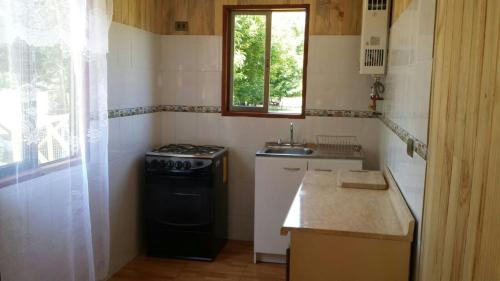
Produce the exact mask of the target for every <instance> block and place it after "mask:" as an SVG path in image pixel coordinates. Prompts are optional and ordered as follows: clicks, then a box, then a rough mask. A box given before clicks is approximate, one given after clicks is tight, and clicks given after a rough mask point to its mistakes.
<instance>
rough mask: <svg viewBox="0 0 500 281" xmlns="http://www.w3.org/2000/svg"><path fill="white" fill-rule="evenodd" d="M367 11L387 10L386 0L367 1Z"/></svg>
mask: <svg viewBox="0 0 500 281" xmlns="http://www.w3.org/2000/svg"><path fill="white" fill-rule="evenodd" d="M368 10H369V11H373V10H387V0H368Z"/></svg>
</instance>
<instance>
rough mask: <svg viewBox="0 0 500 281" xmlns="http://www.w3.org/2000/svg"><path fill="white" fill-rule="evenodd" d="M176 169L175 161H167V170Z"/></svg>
mask: <svg viewBox="0 0 500 281" xmlns="http://www.w3.org/2000/svg"><path fill="white" fill-rule="evenodd" d="M173 167H174V161H172V160H168V161H167V168H169V169H172V168H173Z"/></svg>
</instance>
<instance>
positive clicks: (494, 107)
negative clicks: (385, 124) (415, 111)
mask: <svg viewBox="0 0 500 281" xmlns="http://www.w3.org/2000/svg"><path fill="white" fill-rule="evenodd" d="M437 3H438V5H437V11H436V13H437V18H436V34H435V36H436V38H435V43H434V52H435V53H434V67H433V80H432V96H431V110H430V131H429V154H428V162H427V163H428V166H427V178H426V190H425V201H424V220H423V229H422V231H423V233H422V236H423V238H422V239H423V240H422V257H421V258H422V262H421V268H420V276H421V279H420V280H422V281H426V280H433V281H434V280H435V281H452V280H453V281H469V280H477V281H483V280H488V281H498V280H500V239H499V237H500V219H499V218H500V203H499V202H500V69H499V66H500V54H499V52H500V46H499V34H500V3H499V1H498V0H438V1H437Z"/></svg>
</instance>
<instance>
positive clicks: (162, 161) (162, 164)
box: [160, 160, 166, 169]
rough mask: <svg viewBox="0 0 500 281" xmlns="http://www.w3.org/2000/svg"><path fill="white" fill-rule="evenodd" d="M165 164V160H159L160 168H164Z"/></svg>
mask: <svg viewBox="0 0 500 281" xmlns="http://www.w3.org/2000/svg"><path fill="white" fill-rule="evenodd" d="M165 166H166V163H165V160H161V161H160V168H162V169H164V168H165Z"/></svg>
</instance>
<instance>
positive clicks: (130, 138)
mask: <svg viewBox="0 0 500 281" xmlns="http://www.w3.org/2000/svg"><path fill="white" fill-rule="evenodd" d="M109 41H110V50H109V55H108V81H109V83H108V84H109V85H108V108H109V109H119V108H130V107H138V106H149V105H157V104H159V95H158V90H157V89H158V87H157V86H156V80H157V77H156V75H157V74H158V65H159V64H158V58H159V57H160V56H161V55H160V52H159V50H160V49H159V46H160V42H159V36H158V35H154V34H152V33H149V32H146V31H142V30H140V29H136V28H133V27H130V26H126V25H122V24H118V23H112V25H111V30H110V35H109ZM159 117H160V115H159V114H143V115H135V116H128V117H121V118H112V119H109V148H108V149H109V188H110V194H109V196H110V228H111V229H110V231H111V237H110V240H111V241H110V242H111V261H110V273H111V274H112V273H114V272H116V271H117V270H118V269H120V268H121V267H122V266H123V265H125V264H126V263H127V262H128V261H130V260H131V259H132V258H134V257H135V256H136V255H137V254H138V253H139V251H140V249H141V236H140V232H141V230H140V222H141V220H140V204H141V201H140V197H141V196H140V195H141V189H142V182H143V163H144V155H145V153H146V151H149V150H151V149H152V148H153V147H156V146H158V145H159V144H160V136H161V134H160V133H159V131H160V128H159V124H160V121H161V120H160V118H159Z"/></svg>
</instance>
